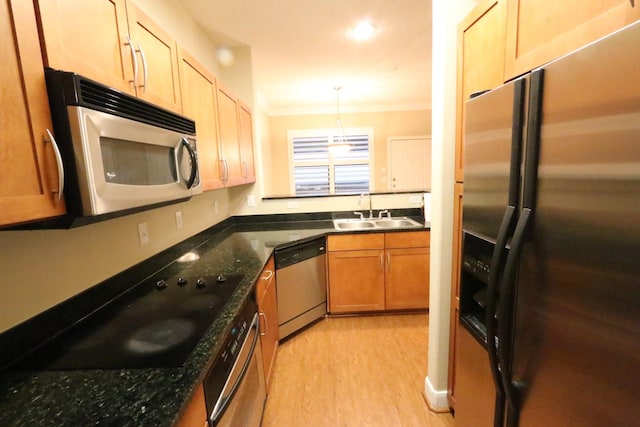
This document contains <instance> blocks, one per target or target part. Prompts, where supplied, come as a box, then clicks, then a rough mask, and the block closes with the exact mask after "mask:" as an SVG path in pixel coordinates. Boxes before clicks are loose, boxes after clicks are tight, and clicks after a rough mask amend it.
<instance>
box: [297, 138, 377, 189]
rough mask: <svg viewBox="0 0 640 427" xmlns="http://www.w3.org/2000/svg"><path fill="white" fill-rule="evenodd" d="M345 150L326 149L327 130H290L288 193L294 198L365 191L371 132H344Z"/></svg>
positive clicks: (368, 173)
mask: <svg viewBox="0 0 640 427" xmlns="http://www.w3.org/2000/svg"><path fill="white" fill-rule="evenodd" d="M345 140H346V142H347V143H348V144H349V149H348V151H344V150H340V151H332V150H330V148H329V147H330V141H331V132H330V130H307V131H290V132H289V143H290V147H291V162H290V164H291V176H292V180H291V181H292V192H293V194H295V195H296V196H322V195H339V194H361V193H365V192H368V191H369V187H370V182H371V179H370V176H371V167H370V164H373V161H372V160H371V159H372V152H371V144H370V141H372V140H373V130H372V129H346V130H345Z"/></svg>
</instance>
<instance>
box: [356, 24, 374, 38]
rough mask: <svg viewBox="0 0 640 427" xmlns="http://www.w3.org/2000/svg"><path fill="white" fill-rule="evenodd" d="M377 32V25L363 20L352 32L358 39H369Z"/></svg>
mask: <svg viewBox="0 0 640 427" xmlns="http://www.w3.org/2000/svg"><path fill="white" fill-rule="evenodd" d="M375 32H376V27H375V26H374V25H373V24H372V23H370V22H361V23H360V24H358V25H356V26H355V27H353V28H352V29H351V34H352V35H353V38H354V39H356V40H368V39H370V38H371V37H373V34H374V33H375Z"/></svg>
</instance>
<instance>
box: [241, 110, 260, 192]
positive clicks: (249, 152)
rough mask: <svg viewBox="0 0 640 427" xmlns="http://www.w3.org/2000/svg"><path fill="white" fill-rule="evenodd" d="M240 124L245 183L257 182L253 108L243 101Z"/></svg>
mask: <svg viewBox="0 0 640 427" xmlns="http://www.w3.org/2000/svg"><path fill="white" fill-rule="evenodd" d="M238 121H239V126H240V162H241V166H242V179H243V182H244V183H251V182H256V168H255V162H254V160H253V120H252V114H251V108H249V106H248V105H246V104H244V103H243V102H239V105H238Z"/></svg>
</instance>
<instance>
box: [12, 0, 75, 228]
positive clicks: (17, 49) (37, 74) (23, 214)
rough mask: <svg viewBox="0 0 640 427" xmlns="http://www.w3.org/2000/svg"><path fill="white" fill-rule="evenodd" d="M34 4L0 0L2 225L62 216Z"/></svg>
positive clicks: (18, 0) (62, 209) (63, 209)
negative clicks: (50, 139) (49, 138)
mask: <svg viewBox="0 0 640 427" xmlns="http://www.w3.org/2000/svg"><path fill="white" fill-rule="evenodd" d="M36 34H37V26H36V17H35V13H34V9H33V4H32V3H30V2H27V1H23V0H0V57H1V58H2V79H1V80H0V104H2V105H3V107H2V108H1V109H0V129H2V143H0V164H2V167H0V183H2V185H0V226H2V225H9V224H16V223H21V222H26V221H30V220H36V219H42V218H48V217H53V216H57V215H61V214H63V213H65V205H64V201H59V202H58V201H57V192H56V193H54V191H57V190H58V178H59V176H60V175H59V174H60V173H61V171H60V170H58V168H57V164H56V161H55V157H54V153H53V147H52V145H51V144H50V143H47V142H45V141H46V140H48V137H47V129H49V130H52V129H53V128H52V126H51V115H50V112H49V101H48V98H47V89H46V85H45V81H44V69H43V64H42V56H41V54H40V43H39V40H38V38H37V37H36V36H35V35H36Z"/></svg>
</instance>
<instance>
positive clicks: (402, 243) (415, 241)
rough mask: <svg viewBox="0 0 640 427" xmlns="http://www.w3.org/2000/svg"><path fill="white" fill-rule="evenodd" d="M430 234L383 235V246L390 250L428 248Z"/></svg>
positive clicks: (421, 232)
mask: <svg viewBox="0 0 640 427" xmlns="http://www.w3.org/2000/svg"><path fill="white" fill-rule="evenodd" d="M430 236H431V233H430V232H429V231H403V232H401V233H385V235H384V240H385V241H384V246H385V248H387V249H392V248H428V247H429V242H430Z"/></svg>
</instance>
